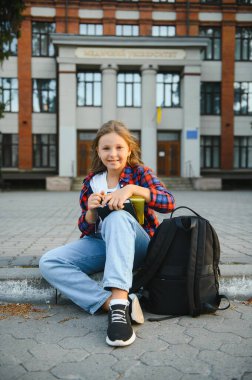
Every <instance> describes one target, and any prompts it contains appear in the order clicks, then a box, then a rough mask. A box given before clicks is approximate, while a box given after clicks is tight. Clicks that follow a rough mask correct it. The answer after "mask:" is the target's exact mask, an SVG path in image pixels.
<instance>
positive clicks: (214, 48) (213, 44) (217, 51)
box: [200, 27, 221, 61]
mask: <svg viewBox="0 0 252 380" xmlns="http://www.w3.org/2000/svg"><path fill="white" fill-rule="evenodd" d="M200 36H203V37H207V38H209V39H210V42H209V44H208V46H207V48H206V49H205V51H204V52H203V59H205V60H208V61H210V60H213V61H218V60H220V59H221V29H220V28H211V27H202V28H200Z"/></svg>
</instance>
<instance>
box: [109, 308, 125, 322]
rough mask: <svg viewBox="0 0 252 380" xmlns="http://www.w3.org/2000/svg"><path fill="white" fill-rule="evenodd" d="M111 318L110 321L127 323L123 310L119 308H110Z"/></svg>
mask: <svg viewBox="0 0 252 380" xmlns="http://www.w3.org/2000/svg"><path fill="white" fill-rule="evenodd" d="M111 320H112V323H116V322H119V323H125V324H127V321H126V316H125V311H123V310H120V309H115V310H113V309H112V315H111Z"/></svg>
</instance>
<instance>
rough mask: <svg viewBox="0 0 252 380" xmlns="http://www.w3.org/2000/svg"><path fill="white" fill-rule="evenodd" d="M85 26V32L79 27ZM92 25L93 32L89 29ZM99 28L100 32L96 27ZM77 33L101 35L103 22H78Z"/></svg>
mask: <svg viewBox="0 0 252 380" xmlns="http://www.w3.org/2000/svg"><path fill="white" fill-rule="evenodd" d="M84 26H85V27H86V28H87V31H86V33H84V32H81V29H82V27H84ZM92 27H93V28H94V33H92V31H91V30H89V29H92ZM100 28H101V33H99V31H98V29H100ZM79 33H80V35H81V36H102V35H103V24H101V23H97V24H96V23H88V22H81V23H80V24H79Z"/></svg>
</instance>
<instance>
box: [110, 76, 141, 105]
mask: <svg viewBox="0 0 252 380" xmlns="http://www.w3.org/2000/svg"><path fill="white" fill-rule="evenodd" d="M127 75H128V78H127ZM129 75H132V76H133V77H132V80H130V79H129V78H130V77H129ZM135 75H137V76H138V78H139V81H137V80H135V79H137V78H136V77H135ZM120 77H121V78H122V79H123V80H120ZM121 93H122V96H121V95H120V94H121ZM137 96H139V99H137ZM120 98H122V99H121V101H122V104H120V102H119V100H120ZM129 100H130V102H128V101H129ZM129 103H130V104H129ZM116 106H117V107H118V108H140V107H142V75H141V73H140V72H138V71H119V72H118V73H117V76H116Z"/></svg>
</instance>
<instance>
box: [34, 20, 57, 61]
mask: <svg viewBox="0 0 252 380" xmlns="http://www.w3.org/2000/svg"><path fill="white" fill-rule="evenodd" d="M55 30H56V29H55V24H54V23H50V22H33V23H32V55H33V56H34V57H53V56H54V54H55V52H54V46H53V44H52V42H50V33H54V32H55Z"/></svg>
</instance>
